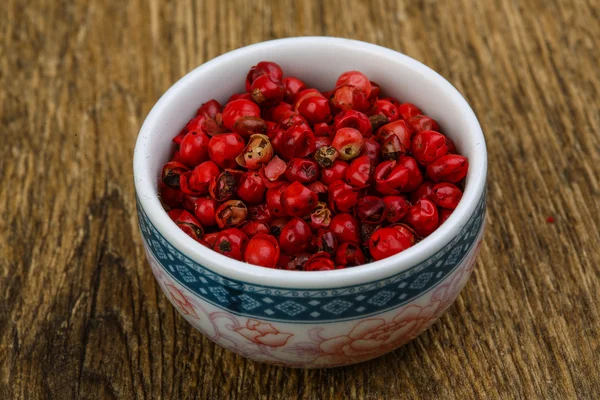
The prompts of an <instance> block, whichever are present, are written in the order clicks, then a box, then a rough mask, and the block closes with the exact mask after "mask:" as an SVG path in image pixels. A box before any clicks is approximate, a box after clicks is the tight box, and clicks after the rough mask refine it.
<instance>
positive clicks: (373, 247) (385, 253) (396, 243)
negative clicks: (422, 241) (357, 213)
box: [369, 227, 415, 260]
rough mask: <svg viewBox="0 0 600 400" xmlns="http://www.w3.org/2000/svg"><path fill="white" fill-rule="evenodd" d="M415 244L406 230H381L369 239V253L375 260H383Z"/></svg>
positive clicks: (412, 237)
mask: <svg viewBox="0 0 600 400" xmlns="http://www.w3.org/2000/svg"><path fill="white" fill-rule="evenodd" d="M414 243H415V238H414V236H413V235H412V234H411V233H410V231H409V230H408V229H406V230H401V229H396V228H392V227H390V228H381V229H378V230H376V231H375V232H374V233H373V234H372V235H371V238H370V239H369V252H370V253H371V256H372V257H373V258H374V259H375V260H383V259H384V258H387V257H391V256H393V255H394V254H398V253H400V252H401V251H404V250H406V249H408V248H409V247H411V246H412V245H413V244H414Z"/></svg>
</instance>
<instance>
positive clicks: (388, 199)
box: [383, 196, 410, 223]
mask: <svg viewBox="0 0 600 400" xmlns="http://www.w3.org/2000/svg"><path fill="white" fill-rule="evenodd" d="M383 202H384V203H385V210H386V214H385V219H386V220H387V221H388V222H390V223H396V222H400V221H401V220H402V218H404V216H405V215H406V213H407V212H408V209H409V207H410V204H409V202H408V201H406V199H405V198H404V197H402V196H385V197H384V198H383Z"/></svg>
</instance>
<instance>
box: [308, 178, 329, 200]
mask: <svg viewBox="0 0 600 400" xmlns="http://www.w3.org/2000/svg"><path fill="white" fill-rule="evenodd" d="M306 187H307V188H309V189H310V190H312V191H313V192H315V193H316V194H317V196H321V195H326V194H327V186H326V185H325V184H324V183H323V182H321V181H315V182H312V183H309V184H308V185H307V186H306ZM325 198H327V196H325Z"/></svg>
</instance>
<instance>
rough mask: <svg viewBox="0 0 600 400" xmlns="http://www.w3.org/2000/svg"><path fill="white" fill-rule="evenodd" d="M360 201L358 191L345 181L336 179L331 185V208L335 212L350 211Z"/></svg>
mask: <svg viewBox="0 0 600 400" xmlns="http://www.w3.org/2000/svg"><path fill="white" fill-rule="evenodd" d="M357 201H358V191H356V190H355V189H354V188H353V187H352V186H350V185H348V184H347V183H346V182H344V181H341V180H340V181H334V182H333V183H331V185H329V208H330V209H331V210H332V211H333V212H349V211H352V210H353V209H354V207H355V206H356V203H357Z"/></svg>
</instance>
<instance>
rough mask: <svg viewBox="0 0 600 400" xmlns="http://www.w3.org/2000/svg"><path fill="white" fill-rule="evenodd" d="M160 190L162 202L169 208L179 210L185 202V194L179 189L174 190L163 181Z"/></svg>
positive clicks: (159, 185)
mask: <svg viewBox="0 0 600 400" xmlns="http://www.w3.org/2000/svg"><path fill="white" fill-rule="evenodd" d="M158 188H159V190H160V192H159V193H160V201H161V202H162V203H163V204H164V205H166V206H167V207H168V208H178V207H180V206H181V203H182V202H183V198H184V196H185V195H184V194H183V192H182V191H181V190H179V189H173V188H172V187H169V186H167V185H165V184H164V183H163V182H162V181H161V182H159V183H158Z"/></svg>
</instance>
